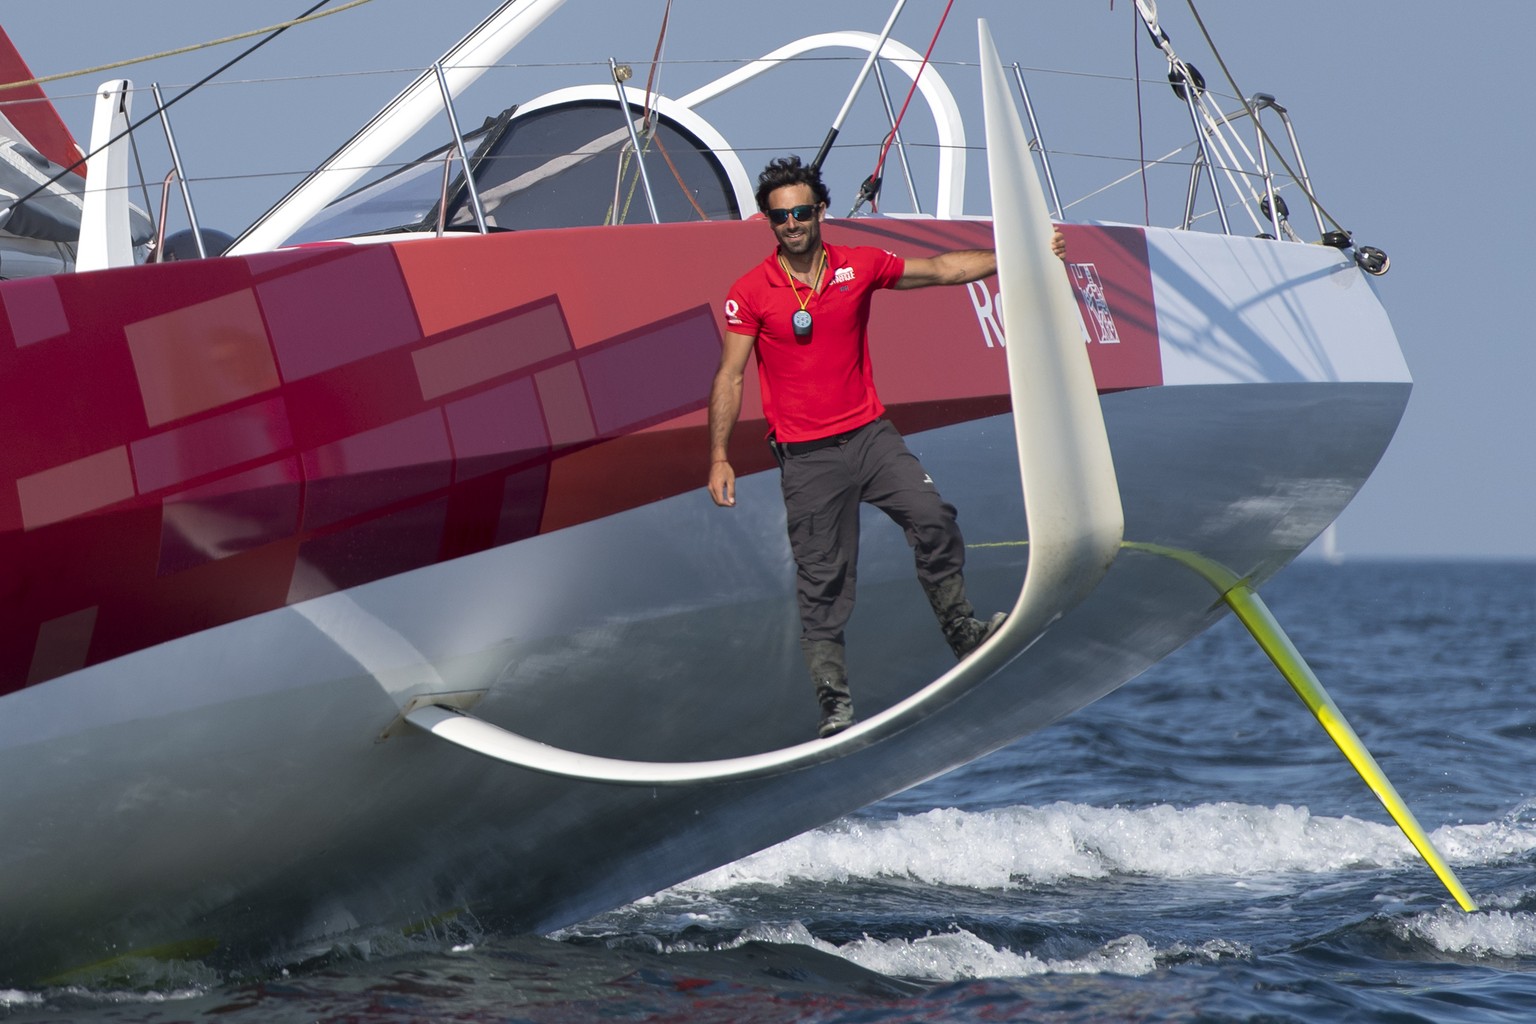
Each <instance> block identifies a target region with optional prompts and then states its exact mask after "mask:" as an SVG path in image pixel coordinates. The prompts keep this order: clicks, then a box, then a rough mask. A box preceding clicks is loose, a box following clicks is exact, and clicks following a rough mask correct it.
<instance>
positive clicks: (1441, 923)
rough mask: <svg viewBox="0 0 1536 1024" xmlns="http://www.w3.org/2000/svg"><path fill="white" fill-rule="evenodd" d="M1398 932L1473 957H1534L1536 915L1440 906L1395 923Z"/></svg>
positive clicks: (1438, 947)
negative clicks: (1467, 911) (1472, 911)
mask: <svg viewBox="0 0 1536 1024" xmlns="http://www.w3.org/2000/svg"><path fill="white" fill-rule="evenodd" d="M1396 928H1397V931H1398V934H1399V935H1400V936H1401V937H1402V938H1404V939H1408V940H1410V941H1411V940H1413V939H1419V940H1421V941H1424V942H1427V943H1429V944H1430V945H1431V946H1434V947H1435V948H1436V949H1438V950H1440V951H1441V952H1443V953H1458V954H1468V955H1471V956H1475V957H1489V956H1492V957H1508V958H1512V959H1513V958H1516V957H1536V914H1532V913H1529V912H1526V911H1510V910H1488V909H1484V910H1481V911H1479V912H1478V913H1475V914H1464V913H1461V912H1460V911H1456V910H1452V909H1450V908H1448V907H1441V908H1440V909H1438V910H1435V911H1433V912H1431V913H1427V914H1415V915H1414V916H1412V917H1410V918H1407V919H1406V920H1403V921H1399V922H1396Z"/></svg>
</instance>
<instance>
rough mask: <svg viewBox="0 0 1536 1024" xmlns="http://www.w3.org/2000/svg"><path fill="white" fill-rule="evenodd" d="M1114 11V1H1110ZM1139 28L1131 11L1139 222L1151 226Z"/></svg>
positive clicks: (1134, 14) (1150, 198) (1133, 10)
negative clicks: (1142, 105) (1139, 187)
mask: <svg viewBox="0 0 1536 1024" xmlns="http://www.w3.org/2000/svg"><path fill="white" fill-rule="evenodd" d="M1109 6H1110V10H1114V6H1115V5H1114V0H1110V5H1109ZM1140 42H1141V27H1140V26H1139V25H1138V24H1137V23H1136V11H1135V9H1134V8H1133V9H1132V10H1131V61H1132V64H1133V65H1134V67H1135V78H1134V82H1135V84H1136V158H1137V160H1138V161H1139V162H1140V164H1141V222H1142V223H1143V224H1145V225H1146V226H1148V227H1151V226H1152V197H1151V195H1150V194H1149V193H1148V191H1147V135H1146V131H1145V130H1144V128H1143V125H1142V120H1141V113H1142V111H1141V46H1140V45H1139V44H1140Z"/></svg>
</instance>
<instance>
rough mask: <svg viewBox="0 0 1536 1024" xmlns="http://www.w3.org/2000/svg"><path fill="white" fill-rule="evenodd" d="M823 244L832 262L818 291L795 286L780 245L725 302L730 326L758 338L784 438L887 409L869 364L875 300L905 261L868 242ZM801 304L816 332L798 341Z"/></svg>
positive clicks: (761, 375) (765, 381)
mask: <svg viewBox="0 0 1536 1024" xmlns="http://www.w3.org/2000/svg"><path fill="white" fill-rule="evenodd" d="M824 248H825V249H826V252H827V265H826V269H825V270H823V271H822V288H821V291H819V292H817V293H816V294H815V295H814V296H813V295H811V294H810V290H809V289H808V288H807V287H806V286H805V285H803V284H799V283H796V284H795V285H794V286H793V287H791V285H790V278H789V275H788V273H787V272H786V271H785V269H784V266H783V264H781V263H780V262H779V250H778V248H777V247H775V248H774V250H773V252H772V253H771V254H769V256H768V258H767V259H766V260H764V261H763V262H762V263H759V264H758V265H757V266H755V267H753V268H752V269H751V270H749V271H747V273H745V274H743V275H742V276H741V278H740V279H739V280H738V281H737V282H736V283H735V284H734V285H732V286H731V290H730V292H729V293H728V295H727V296H726V300H725V325H726V330H728V331H731V332H732V333H735V334H746V335H750V336H752V337H754V338H756V339H757V346H756V348H757V379H758V382H759V384H761V386H762V393H763V413H764V415H766V416H767V417H768V426H769V427H770V429H772V430H773V433H774V436H775V437H776V438H777V439H778V440H780V441H814V440H816V439H817V438H821V437H829V436H831V435H832V434H841V433H842V432H843V431H845V430H853V429H855V428H857V427H862V426H863V425H864V424H866V423H869V422H870V421H871V420H874V419H875V418H877V417H878V416H880V414H881V413H883V412H885V406H883V405H881V404H880V398H879V396H878V395H876V394H875V378H874V374H873V372H872V368H871V366H870V361H869V301H870V298H871V297H872V296H873V295H874V293H875V291H876V290H877V289H880V288H890V287H892V286H893V285H895V284H896V282H897V281H899V280H901V275H902V273H903V271H904V270H905V269H906V261H904V260H903V259H902V258H901V257H900V256H897V255H895V254H894V253H889V252H886V251H885V250H884V249H876V248H872V247H869V246H842V245H824ZM797 290H798V293H799V298H798V300H797V299H796V291H797ZM801 303H806V305H805V310H806V312H808V313H810V314H811V333H810V335H809V336H807V337H804V338H797V337H795V329H794V326H793V325H792V324H791V322H790V320H791V318H792V317H793V316H794V315H795V313H796V312H797V311H798V310H799V309H800V304H801Z"/></svg>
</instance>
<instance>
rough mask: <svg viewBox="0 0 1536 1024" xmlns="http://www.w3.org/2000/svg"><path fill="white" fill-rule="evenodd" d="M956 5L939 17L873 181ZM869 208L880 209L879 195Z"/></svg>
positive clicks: (952, 0)
mask: <svg viewBox="0 0 1536 1024" xmlns="http://www.w3.org/2000/svg"><path fill="white" fill-rule="evenodd" d="M954 6H955V0H949V3H947V4H945V5H944V13H943V14H942V15H941V16H940V17H939V27H938V28H936V29H934V30H933V38H932V39H931V40H929V41H928V51H927V52H926V53H924V54H923V62H922V63H921V64H919V65H918V66H917V74H915V75H913V76H912V88H910V89H908V90H907V98H906V99H905V100H903V101H902V103H901V113H899V114H897V115H896V123H895V124H893V125H891V130H890V132H889V133H888V134H887V135H886V136H885V142H884V143H883V144H882V145H881V146H880V157H879V159H877V160H876V161H875V172H874V173H873V174H871V175H870V176H869V177H870V180H871V181H878V180H880V171H881V169H882V168H883V167H885V154H886V153H888V152H890V149H891V143H892V142H894V141H895V140H896V133H897V132H898V131H900V130H901V119H902V118H904V117H906V116H907V106H908V105H909V104H910V103H911V102H912V94H913V93H915V92H917V83H918V82H919V81H920V80H921V79H922V77H923V69H924V68H926V67H927V66H928V58H929V57H931V56H933V48H934V47H935V46H937V45H938V42H939V33H940V32H943V31H944V22H945V21H946V20H947V19H948V18H949V10H950V8H951V7H954ZM869 208H870V209H871V210H875V211H877V212H878V211H879V209H880V199H879V196H878V195H873V196H870V198H869Z"/></svg>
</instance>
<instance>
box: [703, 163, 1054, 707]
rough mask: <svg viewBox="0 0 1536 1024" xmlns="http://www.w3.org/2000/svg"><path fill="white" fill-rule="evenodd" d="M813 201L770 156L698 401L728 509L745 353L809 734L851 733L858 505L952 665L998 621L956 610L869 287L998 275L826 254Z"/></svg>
mask: <svg viewBox="0 0 1536 1024" xmlns="http://www.w3.org/2000/svg"><path fill="white" fill-rule="evenodd" d="M827 200H828V193H827V188H826V186H825V185H824V184H823V183H822V180H821V174H820V172H819V170H817V169H815V168H811V167H806V166H804V165H803V164H801V162H800V158H799V157H794V156H791V157H784V158H781V159H778V160H775V161H773V162H772V163H770V164H769V165H768V166H767V168H766V169H764V171H763V173H762V174H761V175H759V177H758V186H757V206H758V209H759V210H761V211H762V212H763V213H764V214H766V215H767V217H768V221H769V223H770V224H771V225H772V227H773V233H774V236H775V238H776V239H777V242H778V244H777V246H776V247H775V249H774V251H773V253H772V254H771V255H770V256H769V257H768V258H767V259H766V260H765V261H763V262H762V263H761V264H759V265H758V266H757V267H755V268H753V269H752V270H750V271H748V272H747V273H746V274H745V275H743V276H742V277H741V279H740V280H738V281H737V282H736V283H735V284H734V285H733V286H732V287H731V290H730V293H729V296H728V297H727V299H726V302H725V317H726V332H725V340H724V343H723V346H722V350H721V354H720V368H719V369H718V370H717V371H716V373H715V380H714V386H713V388H712V389H711V391H710V397H709V438H710V467H709V493H710V497H711V498H713V499H714V502H715V504H716V505H721V506H725V507H730V506H732V505H734V504H736V473H735V471H734V470H733V469H732V468H731V463H730V459H729V456H728V454H727V448H728V445H729V442H730V437H731V431H732V429H733V428H734V427H735V425H736V420H737V417H738V416H739V415H740V413H741V388H742V377H743V374H744V373H745V372H746V365H747V358H748V356H749V355H750V354H751V353H752V351H753V349H754V348H756V350H757V368H758V380H759V382H760V384H761V390H762V398H763V412H764V414H765V415H766V416H767V419H768V425H769V427H770V429H771V433H770V435H769V443H770V444H772V445H773V446H774V452H775V454H776V455H777V456H778V459H779V467H780V469H781V471H782V479H781V484H782V489H783V493H784V505H785V509H786V511H787V513H788V519H789V543H790V548H791V550H792V552H793V554H794V558H795V565H796V567H797V572H796V596H797V600H798V602H799V607H800V624H801V636H800V649H801V652H802V653H803V654H804V656H805V663H806V668H807V669H808V670H809V671H810V674H811V680H812V682H813V683H814V684H815V687H816V696H817V699H818V700H819V702H820V704H821V724H820V727H819V729H818V733H819V735H821V736H823V737H826V736H832V735H835V734H836V733H839V732H841V731H842V730H844V729H846V728H848V727H849V726H850V725H852V724H853V699H852V696H851V694H850V692H849V689H848V674H847V669H846V667H845V662H844V657H843V629H844V627H845V626H846V625H847V622H848V619H849V616H850V615H852V613H853V602H854V584H855V576H856V573H857V568H858V548H859V503H860V502H861V501H867V502H869V503H871V504H873V505H875V506H876V507H877V508H879V509H880V510H881V511H883V512H885V514H886V515H888V516H890V517H891V518H892V519H893V520H895V521H896V523H897V524H898V525H900V526H901V528H902V529H903V530H904V531H905V532H906V535H907V543H908V544H910V545H911V546H912V551H913V555H914V556H915V558H916V561H917V577H918V580H919V581H920V582H921V583H922V585H923V590H924V591H925V592H926V593H927V595H928V601H929V603H930V604H931V605H932V606H933V611H934V614H935V615H936V616H937V617H938V620H939V627H940V629H941V630H942V631H943V633H944V639H945V640H947V641H948V642H949V646H950V649H951V650H952V651H954V654H955V657H956V658H964V657H966V656H967V655H968V654H970V653H971V652H972V651H974V650H976V648H978V647H980V646H981V644H982V643H983V642H985V641H986V639H987V638H988V637H990V636H991V635H992V634H993V633H995V632H996V631H997V629H998V627H1000V626H1001V625H1002V623H1003V620H1004V619H1005V618H1006V615H1005V614H1004V613H1002V612H999V613H998V614H996V615H994V616H992V618H991V620H990V621H989V622H982V621H980V620H978V619H977V618H976V616H975V611H974V609H973V608H972V607H971V604H970V602H969V601H968V600H966V596H965V578H964V576H963V574H962V570H963V569H964V567H965V541H964V540H963V539H962V538H961V535H960V528H959V526H958V525H957V524H956V522H955V508H954V506H952V505H950V504H949V503H948V502H946V501H944V499H943V498H942V497H940V495H939V492H938V490H937V488H935V487H934V485H933V481H932V479H931V478H930V477H929V476H928V474H927V473H926V472H924V470H923V467H922V465H921V464H919V462H918V461H917V458H916V457H915V456H913V455H912V453H911V452H909V451H908V450H907V446H906V444H905V443H904V442H903V441H902V439H901V435H900V434H898V433H897V432H896V429H895V428H894V427H892V426H891V425H890V423H888V422H887V421H885V420H884V419H882V418H881V415H882V414H883V413H884V412H885V407H884V406H883V405H881V404H880V399H879V397H878V396H877V395H876V394H875V385H874V378H873V375H872V372H871V366H870V358H869V333H868V326H869V305H870V300H871V298H872V297H873V295H874V292H875V291H876V290H878V289H881V288H895V289H898V290H899V289H907V288H924V287H927V286H929V285H937V284H965V283H966V282H969V281H977V280H980V279H981V278H984V277H988V276H990V275H991V274H993V273H995V272H996V271H997V258H996V255H995V253H994V252H993V251H992V250H990V249H973V250H964V251H957V252H947V253H942V254H940V255H938V256H934V257H931V258H927V259H908V260H903V259H902V258H901V257H899V256H896V255H895V254H893V253H889V252H886V251H885V250H883V249H875V248H870V247H864V246H856V247H845V246H836V245H826V244H824V243H823V242H822V240H821V222H822V219H823V217H824V216H825V215H826V209H827ZM1051 248H1052V250H1053V251H1054V252H1055V253H1056V255H1057V256H1061V255H1063V254H1064V253H1065V252H1066V243H1065V241H1064V240H1063V239H1062V236H1061V234H1060V232H1057V233H1056V234H1055V236H1054V237H1053V238H1052V240H1051ZM834 285H835V287H834Z"/></svg>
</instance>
